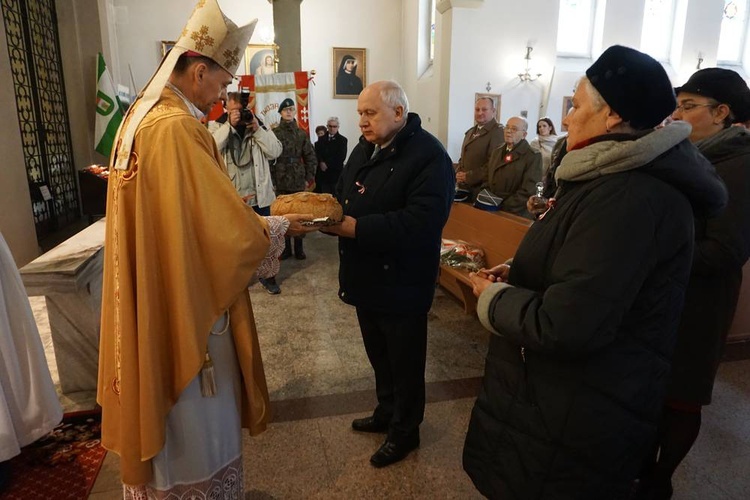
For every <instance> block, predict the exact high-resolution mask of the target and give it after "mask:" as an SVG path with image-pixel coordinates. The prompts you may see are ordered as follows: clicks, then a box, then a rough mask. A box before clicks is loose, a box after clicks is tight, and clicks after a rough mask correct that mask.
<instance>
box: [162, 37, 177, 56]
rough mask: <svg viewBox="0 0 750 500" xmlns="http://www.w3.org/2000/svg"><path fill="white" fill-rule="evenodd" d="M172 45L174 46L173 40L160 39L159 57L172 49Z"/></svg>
mask: <svg viewBox="0 0 750 500" xmlns="http://www.w3.org/2000/svg"><path fill="white" fill-rule="evenodd" d="M172 47H174V41H167V40H162V41H161V57H162V58H164V56H165V55H167V52H169V51H170V50H172Z"/></svg>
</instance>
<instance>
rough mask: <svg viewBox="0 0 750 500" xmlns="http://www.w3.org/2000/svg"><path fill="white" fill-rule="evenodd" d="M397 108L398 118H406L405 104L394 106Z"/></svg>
mask: <svg viewBox="0 0 750 500" xmlns="http://www.w3.org/2000/svg"><path fill="white" fill-rule="evenodd" d="M394 109H395V110H396V119H397V120H400V119H403V118H404V107H403V106H400V105H399V106H396V107H395V108H394Z"/></svg>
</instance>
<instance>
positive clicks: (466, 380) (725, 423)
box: [33, 234, 750, 500]
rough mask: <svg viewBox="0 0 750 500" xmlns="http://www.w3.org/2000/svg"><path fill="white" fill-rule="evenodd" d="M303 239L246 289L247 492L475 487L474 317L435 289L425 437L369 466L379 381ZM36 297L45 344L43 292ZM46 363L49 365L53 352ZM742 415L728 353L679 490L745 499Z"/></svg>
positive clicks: (331, 251)
mask: <svg viewBox="0 0 750 500" xmlns="http://www.w3.org/2000/svg"><path fill="white" fill-rule="evenodd" d="M305 246H306V247H305V249H306V252H307V255H308V259H307V260H305V261H296V260H294V259H291V260H288V261H285V262H284V263H283V265H282V271H281V273H280V276H279V282H280V284H281V287H282V290H283V292H282V294H281V295H278V296H271V295H268V294H267V293H265V291H264V290H263V289H262V288H261V287H260V286H259V285H254V286H253V287H252V288H251V292H252V299H253V307H254V310H255V314H256V321H257V323H258V330H259V332H260V343H261V348H262V351H263V359H264V363H265V368H266V375H267V379H268V385H269V390H270V391H271V399H272V401H273V402H274V409H275V420H274V422H273V423H272V424H271V425H270V427H269V430H268V431H267V432H265V433H264V434H262V435H260V436H258V437H255V438H251V437H249V436H245V442H244V460H245V487H246V495H245V498H246V499H262V500H270V499H282V498H294V499H296V498H326V499H328V498H341V499H353V498H358V499H359V498H461V499H464V498H466V499H468V498H481V496H480V495H479V494H478V493H477V492H476V491H475V490H474V488H473V486H472V484H471V482H470V481H469V479H468V477H467V476H466V474H464V472H463V471H462V469H461V449H462V446H463V438H464V435H465V432H466V425H467V422H468V418H469V412H470V410H471V407H472V404H473V399H472V396H473V395H474V394H476V390H477V387H478V382H479V377H481V375H482V369H483V364H484V352H485V349H486V342H487V333H486V332H485V330H484V329H483V328H482V326H481V325H480V324H479V321H478V320H477V319H476V318H474V317H470V316H466V315H464V314H463V312H462V309H461V307H460V306H459V305H458V303H457V302H455V301H454V300H453V299H452V298H451V297H449V296H446V295H445V294H444V293H443V292H442V291H440V290H438V292H437V296H436V300H435V305H434V307H433V310H432V312H431V313H430V323H429V345H428V360H427V381H428V404H427V410H426V415H425V422H424V424H423V425H422V428H421V435H422V444H421V447H420V448H419V450H418V451H417V452H415V453H412V454H411V455H410V456H409V457H408V458H407V459H406V460H404V461H403V462H401V463H399V464H396V465H394V466H391V467H387V468H385V469H374V468H372V467H371V466H370V465H369V464H368V458H369V456H370V455H371V454H372V453H373V452H374V450H375V449H376V448H377V447H378V446H379V444H380V441H381V439H382V437H381V436H376V435H362V434H358V433H355V432H353V431H351V429H350V422H351V419H352V418H354V417H357V416H361V415H364V414H366V413H368V412H369V411H370V410H371V409H372V406H373V404H374V394H373V392H374V391H373V389H374V381H373V379H372V374H371V370H370V366H369V364H368V362H367V358H366V356H365V352H364V348H363V347H362V343H361V339H360V337H359V330H358V328H357V322H356V318H355V315H354V310H353V309H352V308H350V307H349V306H346V305H345V304H343V303H341V302H340V301H339V300H338V298H337V296H336V289H337V285H336V280H337V277H336V276H337V275H336V273H337V265H336V261H337V256H336V248H335V240H334V239H333V238H329V237H327V236H324V235H320V234H314V235H310V236H309V237H308V238H307V239H306V241H305ZM33 305H34V310H35V313H36V314H37V319H38V321H39V323H40V328H41V330H42V332H43V333H42V335H43V337H45V344H46V345H47V346H49V333H48V332H49V326H48V325H46V324H45V321H46V318H45V316H46V314H45V312H44V303H43V300H41V301H40V300H39V299H33ZM50 352H51V349H48V355H49V353H50ZM51 357H53V355H52V356H51ZM51 368H52V370H53V373H54V374H55V375H56V367H55V366H54V362H52V363H51ZM62 399H63V403H64V405H65V406H66V409H77V408H85V407H91V406H92V405H93V395H92V394H74V395H67V396H65V397H63V398H62ZM748 415H750V361H733V362H727V363H723V364H722V366H721V369H720V371H719V377H718V380H717V382H716V389H715V391H714V404H712V405H711V406H709V407H707V408H705V410H704V416H703V422H704V424H703V428H702V432H701V435H700V436H699V438H698V442H697V443H696V445H695V447H694V448H693V450H692V451H691V454H690V455H689V456H688V458H687V459H686V461H685V462H684V464H683V466H682V467H681V468H680V469H679V471H678V473H677V476H676V478H675V496H674V498H675V499H696V500H697V499H738V500H739V499H745V498H750V475H748V474H747V471H748V470H750V419H749V418H748ZM118 474H119V472H118V460H117V457H116V455H114V454H112V453H109V454H108V456H107V459H106V460H105V463H104V466H103V468H102V471H101V473H100V474H99V477H98V479H97V481H96V484H95V485H94V488H93V489H92V493H91V496H90V497H89V498H91V499H116V498H120V497H121V489H120V483H119V477H118Z"/></svg>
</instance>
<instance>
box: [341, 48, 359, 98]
mask: <svg viewBox="0 0 750 500" xmlns="http://www.w3.org/2000/svg"><path fill="white" fill-rule="evenodd" d="M366 86H367V49H354V48H351V47H334V48H333V98H334V99H356V98H357V96H359V93H360V92H362V89H363V88H365V87H366Z"/></svg>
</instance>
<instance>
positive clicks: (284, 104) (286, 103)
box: [279, 97, 294, 113]
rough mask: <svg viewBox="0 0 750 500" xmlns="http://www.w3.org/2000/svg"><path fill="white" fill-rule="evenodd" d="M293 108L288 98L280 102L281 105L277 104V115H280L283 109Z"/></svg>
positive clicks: (292, 103)
mask: <svg viewBox="0 0 750 500" xmlns="http://www.w3.org/2000/svg"><path fill="white" fill-rule="evenodd" d="M293 107H294V101H292V100H291V99H289V98H288V97H287V98H286V99H284V100H283V101H281V104H279V113H281V112H282V111H283V110H284V108H293Z"/></svg>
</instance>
